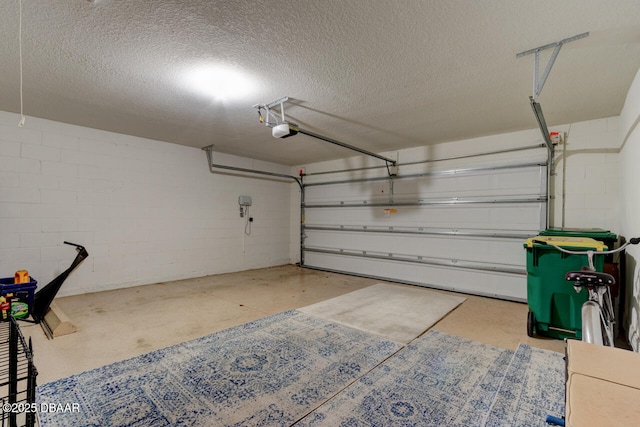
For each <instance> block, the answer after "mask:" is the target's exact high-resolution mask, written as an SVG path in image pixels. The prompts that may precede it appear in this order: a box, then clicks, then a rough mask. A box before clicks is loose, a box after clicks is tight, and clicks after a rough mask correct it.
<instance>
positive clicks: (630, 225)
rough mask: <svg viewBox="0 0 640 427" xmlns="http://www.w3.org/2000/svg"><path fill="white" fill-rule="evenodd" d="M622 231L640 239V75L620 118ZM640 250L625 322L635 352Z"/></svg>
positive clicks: (633, 252) (631, 266)
mask: <svg viewBox="0 0 640 427" xmlns="http://www.w3.org/2000/svg"><path fill="white" fill-rule="evenodd" d="M620 118H621V126H620V135H621V139H622V141H623V144H624V145H623V147H622V151H621V153H620V194H621V223H622V224H621V232H622V234H623V235H625V236H626V237H627V238H630V237H638V236H640V191H638V183H640V129H638V122H639V121H640V72H639V73H638V74H637V75H636V78H635V80H634V81H633V83H632V85H631V88H630V89H629V92H628V93H627V99H626V101H625V104H624V108H623V109H622V113H621V115H620ZM639 260H640V248H638V247H637V246H632V247H630V248H629V249H628V251H627V270H626V273H627V295H629V297H628V298H627V317H626V318H625V319H624V321H625V323H624V324H625V326H626V327H627V330H628V338H629V341H630V342H631V345H632V347H633V349H634V350H635V351H640V266H639V265H638V264H639Z"/></svg>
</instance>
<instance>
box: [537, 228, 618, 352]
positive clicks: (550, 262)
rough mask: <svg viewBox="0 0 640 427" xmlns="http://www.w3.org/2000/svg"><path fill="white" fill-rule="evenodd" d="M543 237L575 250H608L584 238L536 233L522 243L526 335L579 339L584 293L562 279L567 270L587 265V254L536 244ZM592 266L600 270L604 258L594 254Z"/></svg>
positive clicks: (574, 269) (596, 242) (597, 242)
mask: <svg viewBox="0 0 640 427" xmlns="http://www.w3.org/2000/svg"><path fill="white" fill-rule="evenodd" d="M534 240H542V241H546V242H549V243H552V244H554V245H556V246H560V247H563V248H567V249H569V250H575V251H587V250H593V251H597V252H601V251H604V250H607V247H606V246H605V245H604V243H602V242H600V241H597V240H594V239H591V238H587V237H566V236H542V235H541V236H537V237H532V238H530V239H528V240H527V241H526V242H525V243H524V247H525V249H526V251H527V304H528V305H529V313H528V317H527V335H529V336H534V335H535V334H538V335H544V336H548V337H552V338H558V339H564V338H577V339H582V318H581V313H582V304H584V302H585V301H586V300H587V297H588V295H587V292H586V291H584V290H582V291H581V292H576V291H575V289H573V286H572V285H571V283H569V282H567V281H566V280H565V278H564V277H565V274H566V273H567V272H568V271H576V270H580V269H582V267H584V266H588V265H589V261H588V259H587V256H586V255H570V254H565V253H563V252H560V251H558V250H557V249H555V248H554V247H552V246H549V245H545V244H541V243H535V242H534ZM593 261H594V266H595V268H596V270H597V271H603V267H604V257H602V256H595V257H594V258H593Z"/></svg>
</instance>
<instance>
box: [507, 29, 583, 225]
mask: <svg viewBox="0 0 640 427" xmlns="http://www.w3.org/2000/svg"><path fill="white" fill-rule="evenodd" d="M588 36H589V33H588V32H586V33H582V34H578V35H575V36H573V37H568V38H566V39H562V40H560V41H558V42H555V43H549V44H546V45H544V46H540V47H536V48H533V49H529V50H526V51H524V52H520V53H518V54H516V58H522V57H523V56H527V55H531V54H533V55H534V60H533V95H531V96H530V97H529V101H530V103H531V109H532V110H533V114H534V115H535V117H536V121H537V122H538V127H539V128H540V132H542V138H543V139H544V142H545V144H546V145H547V165H548V167H547V199H551V176H552V175H554V172H553V171H554V169H555V148H554V145H553V142H552V141H551V136H550V135H549V128H548V127H547V122H546V120H545V118H544V114H543V113H542V107H541V106H540V104H539V103H538V102H536V98H537V97H538V96H540V93H541V92H542V88H543V87H544V84H545V83H546V81H547V78H548V77H549V73H550V72H551V68H552V67H553V64H554V63H555V61H556V58H557V57H558V53H560V49H561V48H562V46H563V45H565V44H566V43H569V42H572V41H575V40H580V39H583V38H585V37H588ZM551 48H553V52H552V53H551V57H550V58H549V62H547V66H546V67H545V69H544V72H543V73H542V76H540V78H538V75H539V68H540V52H541V51H543V50H547V49H551ZM550 221H551V203H550V200H547V215H546V224H545V226H546V227H549V225H550Z"/></svg>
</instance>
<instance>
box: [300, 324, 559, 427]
mask: <svg viewBox="0 0 640 427" xmlns="http://www.w3.org/2000/svg"><path fill="white" fill-rule="evenodd" d="M563 366H564V361H563V359H562V355H561V354H560V353H555V352H551V351H546V350H540V349H533V348H531V347H529V346H528V345H523V344H521V345H520V346H519V347H518V349H517V351H516V352H515V353H514V352H513V351H511V350H505V349H500V348H497V347H493V346H490V345H487V344H482V343H478V342H474V341H471V340H467V339H464V338H460V337H456V336H452V335H448V334H445V333H443V332H439V331H436V330H431V331H429V332H427V333H426V334H425V335H424V336H422V337H420V338H418V339H416V340H415V341H413V342H412V343H411V344H410V345H409V346H407V347H406V348H404V349H403V350H401V351H399V352H398V353H396V354H395V355H394V356H393V357H392V358H390V359H388V360H387V361H385V362H384V363H383V364H382V365H380V366H378V367H377V368H375V369H374V370H373V371H371V372H370V373H369V374H367V375H365V376H364V377H363V378H361V379H360V380H358V381H357V382H355V383H354V384H352V385H351V386H350V387H348V388H347V389H345V390H344V391H343V392H342V393H340V394H338V395H337V396H336V397H334V398H333V399H331V400H330V401H328V402H327V403H325V404H324V405H322V406H320V407H319V408H318V409H317V410H315V411H314V412H312V413H311V414H309V415H308V416H307V417H305V418H304V419H303V420H302V421H301V422H299V423H298V424H296V426H301V427H302V426H305V427H319V426H323V427H333V426H349V427H363V426H403V427H404V426H407V427H408V426H465V427H466V426H518V427H520V426H546V425H547V424H546V423H545V417H546V415H547V414H551V415H556V416H562V415H563V414H564V373H563V368H562V367H563Z"/></svg>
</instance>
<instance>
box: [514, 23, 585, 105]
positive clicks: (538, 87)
mask: <svg viewBox="0 0 640 427" xmlns="http://www.w3.org/2000/svg"><path fill="white" fill-rule="evenodd" d="M587 36H589V33H588V32H587V33H582V34H578V35H577V36H573V37H569V38H566V39H563V40H560V41H559V42H555V43H549V44H546V45H544V46H540V47H536V48H534V49H529V50H526V51H524V52H520V53H518V54H516V58H522V57H523V56H527V55H530V54H534V60H533V96H532V98H533V99H536V98H537V97H538V96H540V92H542V88H543V87H544V84H545V82H546V81H547V78H548V77H549V73H550V72H551V67H553V63H554V62H555V61H556V58H557V57H558V53H560V48H562V46H563V45H564V44H565V43H569V42H572V41H575V40H579V39H583V38H585V37H587ZM550 48H553V52H552V53H551V58H549V62H548V63H547V66H546V67H545V69H544V72H543V73H542V76H541V77H540V79H538V72H539V71H538V68H539V65H540V51H543V50H546V49H550Z"/></svg>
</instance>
